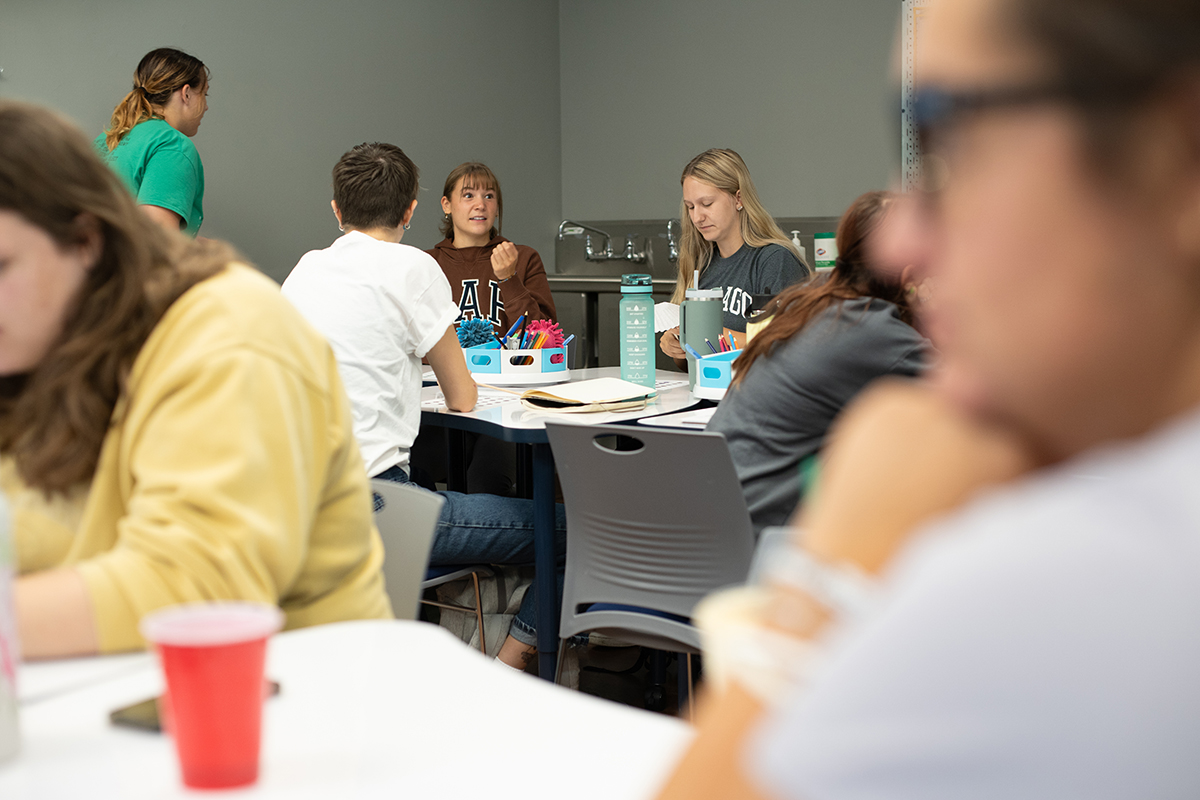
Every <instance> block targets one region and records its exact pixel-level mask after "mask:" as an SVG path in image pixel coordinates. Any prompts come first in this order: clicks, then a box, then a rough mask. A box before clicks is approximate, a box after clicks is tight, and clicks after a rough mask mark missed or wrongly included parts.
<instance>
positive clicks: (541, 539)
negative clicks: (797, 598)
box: [421, 367, 698, 680]
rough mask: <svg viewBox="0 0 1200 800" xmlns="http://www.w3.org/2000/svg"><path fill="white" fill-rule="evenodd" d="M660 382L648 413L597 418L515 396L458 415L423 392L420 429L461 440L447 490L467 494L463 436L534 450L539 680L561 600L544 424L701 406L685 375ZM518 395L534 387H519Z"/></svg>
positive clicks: (585, 373)
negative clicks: (436, 430) (529, 403)
mask: <svg viewBox="0 0 1200 800" xmlns="http://www.w3.org/2000/svg"><path fill="white" fill-rule="evenodd" d="M620 376H621V368H620V367H599V368H595V369H580V370H571V381H582V380H588V379H590V378H619V377H620ZM655 380H656V382H666V383H673V384H676V385H675V386H674V387H673V388H664V389H663V390H661V391H659V392H658V394H657V396H656V397H654V398H651V400H650V402H648V403H647V404H646V407H645V408H641V409H637V410H634V411H619V412H597V413H593V414H562V413H555V412H553V411H541V410H534V409H529V408H525V407H524V406H523V405H521V402H520V399H519V398H518V397H516V396H515V395H514V396H512V398H511V399H510V400H506V401H505V402H503V403H499V404H497V405H487V406H483V407H480V408H476V409H475V410H473V411H467V412H461V413H460V412H455V411H450V410H449V409H447V408H446V406H445V404H444V403H442V404H441V405H440V407H439V406H438V405H436V404H435V403H434V401H436V400H437V398H438V397H440V390H439V389H438V387H437V386H426V387H424V388H423V389H422V390H421V426H422V427H425V426H432V427H441V428H446V429H447V430H449V431H450V432H451V433H452V434H455V435H457V436H458V437H459V438H457V439H456V438H454V436H451V437H450V440H449V444H450V448H449V450H450V451H449V453H448V454H447V464H448V467H449V473H450V478H449V480H448V482H447V488H449V489H450V490H451V491H466V487H465V483H466V481H465V479H464V478H463V477H462V475H463V473H464V471H465V470H464V465H463V463H462V455H461V454H462V439H461V433H462V432H464V431H466V432H472V433H482V434H485V435H487V436H492V437H494V438H496V439H502V440H504V441H506V442H517V443H519V444H529V445H532V450H533V540H534V558H535V563H534V572H535V578H534V581H535V582H534V591H535V592H536V593H537V648H538V674H539V675H541V676H542V677H544V678H545V679H546V680H552V679H553V677H554V665H555V662H556V659H555V655H556V653H557V651H558V594H557V592H556V591H555V581H554V574H555V566H554V565H555V556H556V554H555V552H554V550H555V547H554V458H553V456H552V455H551V453H550V444H549V442H548V440H547V439H546V420H555V421H560V422H568V423H575V424H578V425H601V424H606V423H610V422H632V421H635V420H637V419H640V418H642V417H649V416H654V415H657V414H669V413H671V412H674V411H682V410H684V409H685V408H691V407H692V406H694V405H696V403H697V402H698V401H697V400H695V399H694V398H693V397H692V396H691V393H690V392H689V391H688V388H687V375H685V374H682V373H679V372H668V371H665V370H658V372H657V373H655ZM515 388H516V389H517V390H518V391H520V390H524V389H527V388H531V387H515Z"/></svg>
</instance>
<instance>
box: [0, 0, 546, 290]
mask: <svg viewBox="0 0 1200 800" xmlns="http://www.w3.org/2000/svg"><path fill="white" fill-rule="evenodd" d="M160 46H174V47H179V48H181V49H184V50H187V51H189V52H191V53H193V54H195V55H197V56H198V57H200V58H201V59H203V60H204V62H205V63H206V64H207V65H208V66H209V68H210V69H211V70H212V72H213V81H212V90H211V95H210V99H209V106H210V110H209V112H208V114H207V116H205V118H204V123H203V125H202V126H201V129H200V133H199V134H198V135H197V136H196V138H195V139H194V141H195V143H196V146H197V147H198V148H199V150H200V153H201V157H202V158H203V160H204V168H205V181H206V191H205V222H204V227H203V229H202V230H201V233H202V235H206V236H211V237H217V238H222V239H229V240H230V241H232V242H233V243H234V244H235V245H237V246H238V247H239V248H240V249H241V250H242V251H243V252H244V253H245V254H246V255H247V256H248V257H249V258H250V259H251V260H252V261H254V262H255V263H256V264H257V265H258V266H259V267H260V268H261V269H263V271H265V272H267V273H268V274H270V275H271V276H272V277H274V278H276V279H277V280H282V279H283V278H284V277H285V276H286V275H287V273H288V271H289V270H290V269H291V268H292V266H293V265H294V264H295V263H296V261H297V260H298V259H299V257H300V256H301V255H302V254H304V252H306V251H307V250H310V249H313V248H318V247H325V246H327V245H328V244H329V243H330V242H331V241H332V240H333V239H334V238H335V237H336V236H337V235H338V230H337V224H336V222H335V220H334V219H333V216H332V214H331V212H330V210H329V199H330V186H329V182H330V177H329V174H330V169H331V168H332V167H333V164H334V162H335V161H337V159H338V157H339V156H340V155H341V154H342V153H343V152H345V151H346V150H347V149H349V148H350V147H352V146H354V145H356V144H358V143H359V142H362V141H374V140H382V141H390V142H394V143H396V144H398V145H400V146H401V147H403V148H404V150H405V152H407V153H408V155H409V156H410V157H411V158H412V159H413V160H414V161H415V162H416V163H417V166H418V167H420V169H421V173H422V180H421V183H422V186H423V188H424V191H423V192H422V194H421V195H420V204H419V207H418V208H417V213H416V216H415V219H414V223H413V227H412V230H411V231H409V233H408V234H406V235H405V242H406V243H409V244H413V245H417V246H420V247H432V246H433V245H434V244H435V243H436V242H437V241H438V240H439V239H440V238H441V237H440V235H439V234H438V232H437V226H438V223H439V222H440V220H441V216H442V215H441V208H440V205H439V198H440V196H441V190H442V183H443V181H444V180H445V177H446V174H447V173H448V172H449V171H450V170H451V169H452V168H453V167H454V166H456V165H457V164H459V163H460V162H462V161H466V160H468V159H475V160H481V161H484V162H486V163H487V164H488V165H490V166H491V167H492V169H493V170H494V171H495V172H496V173H497V175H498V176H499V178H500V180H501V182H502V184H503V187H504V194H505V206H506V208H507V209H508V212H509V213H508V214H507V217H508V219H506V220H505V226H504V232H505V234H506V235H508V236H509V237H511V238H513V239H516V240H517V241H520V242H524V243H527V244H530V245H532V246H533V247H535V248H537V249H538V250H539V251H540V252H542V253H551V254H553V252H554V247H553V235H554V232H555V229H556V227H557V225H558V221H559V218H560V217H559V213H560V208H561V200H560V196H559V191H560V188H559V187H560V186H561V180H560V175H559V169H560V166H559V165H560V163H561V156H560V144H559V117H560V114H559V105H558V104H559V80H558V61H559V58H558V5H557V2H556V1H555V0H506V1H505V2H503V3H494V2H487V0H407V2H394V1H392V0H352V1H348V2H344V3H329V2H325V0H320V1H318V0H288V1H287V2H282V1H281V0H268V1H264V0H204V2H177V1H176V0H105V2H102V3H101V2H97V3H83V2H79V1H78V0H70V1H68V0H4V2H3V7H2V9H0V68H3V69H4V74H3V77H2V78H0V94H3V95H4V96H8V97H22V98H25V99H30V100H35V101H38V102H41V103H45V104H48V105H51V106H54V107H56V108H58V109H59V110H61V111H63V112H65V113H66V114H68V115H69V116H71V117H73V118H74V119H75V120H76V121H77V122H78V123H79V124H80V125H81V126H82V127H83V129H84V130H85V131H87V132H88V133H89V135H94V134H96V133H99V132H100V130H101V129H102V128H103V127H105V126H106V125H107V122H108V118H109V115H110V114H111V113H112V109H113V106H115V105H116V103H117V102H118V101H119V100H120V99H121V97H122V96H123V95H124V94H125V92H127V91H128V90H129V87H130V84H131V76H132V74H133V69H134V67H135V66H137V62H138V60H139V59H140V58H141V56H142V55H143V54H144V53H146V52H147V51H148V50H151V49H153V48H154V47H160Z"/></svg>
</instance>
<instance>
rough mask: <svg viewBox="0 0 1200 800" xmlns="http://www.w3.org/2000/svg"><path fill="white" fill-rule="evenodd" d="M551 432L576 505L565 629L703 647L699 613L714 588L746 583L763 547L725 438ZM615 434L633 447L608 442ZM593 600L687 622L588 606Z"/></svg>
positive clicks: (556, 427)
mask: <svg viewBox="0 0 1200 800" xmlns="http://www.w3.org/2000/svg"><path fill="white" fill-rule="evenodd" d="M546 432H547V435H548V436H549V439H550V447H551V449H552V450H553V452H554V461H555V465H556V467H557V469H558V476H559V479H560V481H561V483H562V490H563V499H564V501H565V503H566V510H567V566H566V580H565V585H564V589H563V608H562V617H561V625H560V631H559V633H560V636H561V637H562V638H567V637H569V636H574V635H576V634H579V633H582V632H584V631H600V632H602V633H605V634H608V635H612V636H616V637H618V638H621V639H624V640H626V641H630V642H633V643H634V644H640V645H643V646H646V647H654V648H658V649H663V650H671V651H676V652H693V653H694V652H699V649H700V639H699V635H698V634H697V632H696V629H695V628H694V627H693V626H692V625H691V623H690V617H691V614H692V609H693V608H694V607H695V605H696V603H697V602H699V601H700V599H701V598H703V597H704V596H705V595H707V594H709V593H710V592H712V591H713V590H714V589H718V588H720V587H723V586H729V585H733V584H740V583H743V582H744V581H745V580H746V575H747V572H748V571H749V569H750V560H751V558H752V556H753V552H754V534H753V530H752V528H751V525H750V514H749V512H748V511H747V510H746V501H745V498H744V497H743V496H742V488H741V484H740V483H739V481H738V479H737V473H736V472H735V471H734V468H733V461H732V460H731V459H730V457H729V448H728V446H727V445H726V443H725V437H724V436H722V435H721V434H719V433H707V432H696V431H679V430H670V429H653V428H646V427H644V426H625V425H577V424H576V425H573V424H564V423H556V422H548V423H547V424H546ZM616 436H620V437H625V438H624V439H623V440H620V441H622V442H623V443H624V444H626V445H628V446H630V449H619V450H614V449H610V448H609V447H605V446H603V444H602V443H601V442H602V441H604V440H605V437H616ZM598 439H600V440H601V441H597V440H598ZM594 603H610V604H619V605H627V606H637V607H639V608H647V609H654V610H656V611H661V612H666V613H667V614H673V615H676V616H678V617H683V618H685V619H684V620H682V621H680V620H674V619H668V618H663V617H658V616H650V615H647V614H642V613H637V612H631V611H623V610H594V611H588V610H585V608H586V607H587V606H589V605H591V604H594Z"/></svg>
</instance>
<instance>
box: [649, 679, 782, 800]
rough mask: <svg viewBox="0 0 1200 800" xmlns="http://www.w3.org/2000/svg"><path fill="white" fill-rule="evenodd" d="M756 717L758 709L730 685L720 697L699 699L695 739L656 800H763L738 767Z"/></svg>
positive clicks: (759, 706) (743, 692)
mask: <svg viewBox="0 0 1200 800" xmlns="http://www.w3.org/2000/svg"><path fill="white" fill-rule="evenodd" d="M762 713H763V705H762V703H761V702H759V700H758V699H757V698H755V697H754V695H752V694H750V693H749V692H748V691H746V690H744V689H743V688H742V687H741V686H739V685H738V684H736V683H735V684H733V685H732V686H730V687H729V689H728V690H727V691H724V692H722V693H721V694H718V695H706V696H705V697H703V698H701V701H700V710H699V711H698V713H697V719H696V738H695V739H694V740H693V742H692V746H691V747H690V748H689V749H688V751H687V753H686V754H685V755H684V757H683V760H682V761H680V762H679V764H678V765H676V767H675V772H674V773H673V774H672V775H671V779H670V780H669V781H668V782H667V785H666V787H664V788H663V790H662V793H661V794H659V800H706V798H712V799H713V800H717V798H729V797H737V798H746V800H757V799H759V798H765V797H766V795H764V794H762V793H761V792H760V791H759V789H758V787H756V786H754V785H753V784H752V783H751V782H750V780H749V779H748V777H747V775H746V773H745V770H744V768H743V766H742V753H743V751H744V750H745V747H744V744H745V740H746V737H747V735H748V734H749V732H750V730H751V729H752V727H753V726H754V725H755V723H757V721H758V720H759V718H760V717H761V716H762Z"/></svg>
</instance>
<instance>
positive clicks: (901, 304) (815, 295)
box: [732, 192, 914, 386]
mask: <svg viewBox="0 0 1200 800" xmlns="http://www.w3.org/2000/svg"><path fill="white" fill-rule="evenodd" d="M894 199H895V195H894V194H892V193H891V192H867V193H866V194H864V195H861V196H860V197H859V198H858V199H857V200H855V201H854V202H853V203H851V204H850V208H848V209H846V212H845V213H844V214H842V218H841V219H840V220H839V221H838V228H837V246H838V257H837V261H836V262H834V268H833V271H832V272H830V273H827V274H826V275H823V276H819V277H817V278H815V279H813V280H811V281H808V282H806V283H800V284H796V285H795V286H792V287H790V288H788V289H785V290H784V291H782V292H780V293H779V295H778V296H777V297H776V298H775V300H774V303H775V306H776V308H775V316H774V317H772V319H771V321H770V322H769V323H768V324H767V326H766V327H765V328H763V329H762V330H761V331H759V332H758V334H757V335H756V336H755V337H754V338H753V339H751V340H750V343H749V344H748V345H746V349H745V350H744V351H743V352H742V354H741V355H740V356H738V358H737V360H736V361H734V362H733V373H734V374H733V381H732V385H735V386H736V385H737V384H738V383H740V382H741V381H742V378H744V377H745V376H746V374H747V373H748V372H749V371H750V367H751V366H752V365H753V364H754V362H755V361H757V360H758V359H759V358H762V357H763V356H766V355H770V353H771V351H772V350H774V349H775V347H776V346H777V345H778V344H779V343H780V342H785V341H787V340H788V339H790V338H792V337H793V336H795V335H796V334H797V333H799V332H800V331H801V330H803V329H804V327H805V326H806V325H808V323H809V322H811V321H812V320H813V318H814V317H815V316H817V315H818V314H820V313H821V312H822V311H824V310H825V309H827V308H829V307H830V306H832V305H833V304H835V303H840V302H842V301H845V300H857V299H858V298H860V297H877V298H879V299H880V300H886V301H887V302H889V303H893V304H895V305H896V307H897V308H899V309H900V319H901V320H903V321H904V322H906V323H908V324H909V325H912V324H913V316H914V315H913V310H912V308H911V307H910V306H909V296H908V292H907V291H906V290H905V287H904V286H903V285H902V284H901V283H900V281H899V280H898V279H897V278H895V277H891V276H888V275H884V274H882V273H880V272H877V271H876V270H874V269H872V268H871V263H870V261H869V253H868V239H870V237H871V234H872V233H874V231H875V230H876V228H878V227H879V223H880V222H882V221H883V218H884V216H885V215H886V213H887V210H888V207H889V206H890V205H891V204H892V201H893V200H894Z"/></svg>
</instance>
